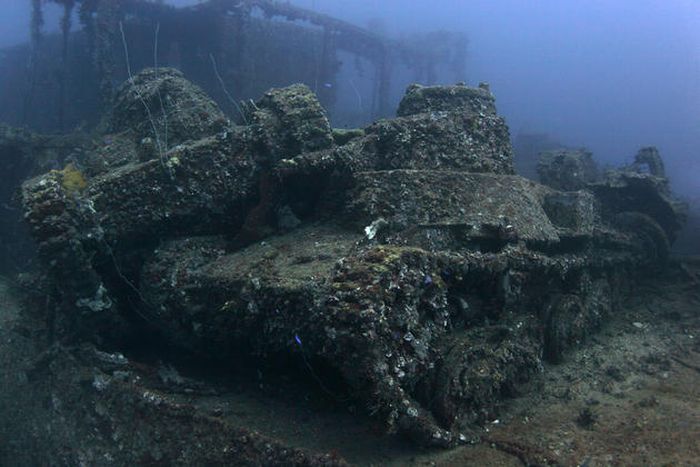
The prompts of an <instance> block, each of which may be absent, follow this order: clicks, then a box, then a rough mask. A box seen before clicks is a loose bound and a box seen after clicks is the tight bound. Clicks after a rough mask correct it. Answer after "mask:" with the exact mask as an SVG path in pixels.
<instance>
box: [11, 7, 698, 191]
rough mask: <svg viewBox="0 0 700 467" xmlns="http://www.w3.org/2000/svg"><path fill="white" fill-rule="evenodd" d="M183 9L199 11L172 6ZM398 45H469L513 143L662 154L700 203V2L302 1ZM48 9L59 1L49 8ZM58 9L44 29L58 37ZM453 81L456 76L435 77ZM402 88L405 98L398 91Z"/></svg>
mask: <svg viewBox="0 0 700 467" xmlns="http://www.w3.org/2000/svg"><path fill="white" fill-rule="evenodd" d="M166 3H169V4H172V5H175V6H189V5H196V4H197V3H200V2H198V1H196V0H170V1H168V2H166ZM291 3H293V4H296V5H298V6H300V7H304V8H310V9H314V10H317V11H320V12H323V13H327V14H329V15H332V16H335V17H337V18H340V19H344V20H347V21H349V22H352V23H356V24H358V25H360V26H367V25H373V26H375V27H376V25H378V24H379V25H382V32H384V33H386V34H389V35H390V36H393V37H397V38H406V37H410V36H411V35H412V34H415V33H417V32H427V31H434V30H441V29H445V30H450V31H459V32H464V33H466V34H467V37H468V39H469V45H468V57H467V66H466V68H467V69H466V75H465V77H464V78H465V81H467V82H468V83H469V84H470V85H476V84H477V83H478V82H481V81H485V82H488V83H489V84H490V85H491V90H492V91H493V93H494V94H495V96H496V98H497V99H498V108H499V112H500V113H501V114H502V115H504V116H505V117H506V120H507V122H508V124H509V126H510V129H511V136H512V137H516V136H517V135H518V134H519V133H544V134H547V135H549V136H550V137H551V138H553V139H554V140H556V141H559V142H561V143H563V144H565V145H567V146H574V147H578V146H585V147H587V148H589V149H591V150H592V151H593V153H594V156H595V157H596V158H597V159H598V160H599V161H601V162H603V163H609V164H620V163H623V162H631V159H632V157H633V156H634V154H635V153H636V151H637V149H638V148H639V147H642V146H649V145H654V146H657V147H658V148H659V149H660V151H661V154H662V155H663V157H664V160H665V161H666V165H667V171H668V173H669V175H670V178H671V180H672V183H673V185H674V188H675V190H676V191H677V192H678V193H679V194H681V195H682V196H684V197H686V198H688V199H691V200H694V199H697V198H700V182H698V177H699V176H700V2H698V1H696V0H673V1H668V2H660V1H656V0H615V1H607V0H593V1H586V2H579V1H573V0H564V1H562V0H544V1H537V2H529V1H523V0H497V1H492V0H471V1H461V0H441V1H439V2H435V1H428V0H412V1H404V0H381V1H380V0H352V1H347V0H295V1H293V2H291ZM49 6H51V4H49ZM29 10H30V2H3V3H2V5H0V13H2V18H3V23H4V24H3V27H2V29H0V45H9V44H13V43H17V42H20V41H24V40H27V38H28V27H27V24H28V23H29V16H30V14H29ZM58 18H59V9H58V8H57V7H55V5H54V8H53V9H51V8H48V9H47V13H46V19H45V22H46V27H47V29H48V30H52V29H54V30H55V29H56V28H57V23H58ZM438 80H439V81H441V83H440V84H452V83H450V82H449V81H448V80H452V78H451V77H449V78H448V77H438ZM397 92H401V93H402V92H403V90H397Z"/></svg>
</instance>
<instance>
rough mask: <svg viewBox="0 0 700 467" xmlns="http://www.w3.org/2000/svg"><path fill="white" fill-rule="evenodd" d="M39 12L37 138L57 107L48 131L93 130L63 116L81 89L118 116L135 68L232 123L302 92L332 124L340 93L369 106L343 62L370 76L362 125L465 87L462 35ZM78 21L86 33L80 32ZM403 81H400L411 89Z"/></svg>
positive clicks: (285, 11)
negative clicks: (295, 90) (180, 84)
mask: <svg viewBox="0 0 700 467" xmlns="http://www.w3.org/2000/svg"><path fill="white" fill-rule="evenodd" d="M46 3H55V4H60V5H62V6H63V8H64V14H63V17H62V20H61V24H60V26H61V27H60V31H61V36H62V37H60V39H59V40H54V39H53V38H49V37H43V34H42V30H43V26H44V17H43V8H44V6H45V4H46ZM32 4H33V14H32V25H31V38H32V47H31V57H32V59H31V61H30V63H31V65H30V66H29V70H28V71H27V74H28V79H27V80H26V83H27V84H26V85H25V92H24V101H23V103H22V107H23V109H22V114H23V115H24V118H23V120H24V121H23V122H21V123H23V124H29V125H30V126H35V125H31V123H32V122H31V120H32V118H31V115H32V114H35V115H36V109H33V107H35V106H36V103H37V102H38V101H41V102H47V101H48V102H52V103H53V105H54V106H55V111H53V112H52V115H54V117H52V121H53V124H52V125H48V126H49V127H53V128H58V129H64V128H67V127H71V126H74V125H75V123H76V122H77V121H84V120H89V118H87V117H86V115H84V113H83V114H81V115H79V116H78V117H76V116H71V115H68V114H67V113H66V106H67V103H69V102H70V103H71V106H73V107H74V106H75V103H74V102H73V101H74V99H73V97H72V96H75V95H76V92H75V90H73V91H71V89H70V88H71V87H75V85H76V81H79V82H80V87H81V89H80V96H81V98H84V96H85V95H86V94H90V93H92V94H94V95H92V96H91V99H92V101H93V104H92V105H91V106H88V107H90V108H91V109H92V114H97V113H98V112H95V109H96V108H97V109H104V108H105V107H106V106H108V105H111V97H112V94H113V91H114V83H116V82H121V81H123V80H124V79H126V78H128V71H129V70H128V69H129V68H130V71H131V72H133V73H136V72H137V71H139V70H140V69H142V68H145V67H152V66H174V67H177V68H180V69H181V70H182V71H183V72H184V73H185V75H186V76H187V77H188V78H190V79H192V80H193V81H194V82H196V83H197V84H199V85H200V86H202V87H203V88H204V89H205V90H206V91H207V92H208V93H209V94H210V95H212V96H213V97H214V98H215V99H216V100H217V101H218V102H219V103H220V104H221V105H222V107H223V108H225V109H228V111H229V113H231V114H232V115H235V113H236V112H235V106H234V105H232V102H231V101H232V100H235V101H238V100H246V99H250V98H255V97H256V96H259V95H260V94H261V93H262V92H264V91H266V90H267V89H268V88H270V87H278V86H284V85H289V84H291V83H294V82H302V83H305V84H307V85H308V86H309V87H310V88H311V89H312V90H314V92H315V93H316V94H317V95H318V96H319V98H320V100H321V102H322V103H323V104H324V106H325V107H326V108H328V109H329V111H330V112H331V116H332V117H333V115H334V110H336V109H334V107H333V104H334V103H335V101H336V99H337V97H338V94H339V93H343V92H346V93H349V94H350V93H355V94H357V95H358V99H359V100H360V101H362V98H361V97H360V91H358V89H357V88H356V86H355V84H354V83H352V82H351V83H350V86H351V87H347V86H346V88H345V89H342V88H343V86H339V83H338V76H339V75H340V74H341V73H343V72H344V70H343V62H344V61H346V62H351V61H354V63H355V67H356V70H354V71H353V72H355V73H360V74H362V75H363V79H364V85H363V86H362V89H361V91H362V92H363V93H364V94H367V95H366V96H365V97H366V99H365V102H367V104H366V105H364V106H362V109H361V111H362V113H363V115H362V118H360V120H364V122H366V121H369V120H370V119H372V118H376V117H380V116H388V115H390V114H391V110H392V106H393V104H394V103H395V102H394V101H397V100H398V97H399V94H400V93H399V92H398V91H399V89H398V88H402V87H403V82H408V81H420V82H422V83H424V84H434V83H435V82H437V81H438V80H439V79H441V78H442V79H444V80H446V81H462V80H464V71H465V56H466V37H465V36H464V35H463V34H461V33H447V32H436V33H431V34H427V35H424V36H421V37H420V40H416V39H415V38H413V39H411V40H395V39H390V38H388V37H384V36H382V35H380V34H378V33H376V32H375V31H372V30H369V29H366V28H362V27H359V26H357V25H354V24H351V23H349V22H346V21H342V20H340V19H337V18H334V17H331V16H328V15H325V14H322V13H318V12H315V11H311V10H308V9H304V8H300V7H297V6H294V5H292V4H290V3H289V2H279V1H272V0H210V1H206V2H202V3H199V4H197V5H195V6H190V7H182V8H175V7H173V6H168V5H164V4H162V3H156V2H150V1H146V0H110V1H104V0H43V1H42V0H32ZM76 12H77V17H78V18H79V22H80V24H81V26H82V27H81V29H80V30H79V31H74V32H72V31H71V29H72V26H73V25H72V21H71V19H72V18H73V17H74V16H76ZM49 39H51V40H49ZM57 39H58V38H57ZM42 50H43V52H42ZM341 55H342V57H341ZM348 57H349V58H350V60H347V59H346V58H348ZM365 68H366V69H367V72H366V75H365V71H364V70H365ZM359 69H361V70H360V71H359V72H358V71H357V70H359ZM78 73H79V75H78ZM49 75H50V76H51V78H47V76H49ZM397 77H398V78H400V77H404V79H403V82H401V83H400V81H401V79H397ZM47 81H50V82H49V83H47ZM346 81H347V80H346ZM0 84H2V83H0ZM343 85H347V82H346V83H344V84H343ZM47 93H49V94H50V95H48V96H47ZM0 100H3V99H2V96H1V95H0ZM70 112H75V110H71V111H70ZM70 112H69V113H70ZM92 116H93V117H94V115H92ZM2 117H3V116H2V115H0V118H2ZM356 120H357V119H356ZM364 122H363V123H364ZM9 123H13V124H14V123H17V122H13V121H10V122H9ZM46 127H47V125H46V124H45V125H43V128H46Z"/></svg>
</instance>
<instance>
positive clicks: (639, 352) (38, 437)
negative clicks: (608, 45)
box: [0, 259, 700, 466]
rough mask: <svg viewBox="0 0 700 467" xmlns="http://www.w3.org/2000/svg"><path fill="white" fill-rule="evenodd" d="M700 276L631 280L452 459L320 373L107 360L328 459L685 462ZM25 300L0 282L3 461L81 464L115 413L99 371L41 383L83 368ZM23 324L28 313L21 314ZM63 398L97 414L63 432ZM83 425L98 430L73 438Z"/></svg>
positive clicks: (696, 417)
mask: <svg viewBox="0 0 700 467" xmlns="http://www.w3.org/2000/svg"><path fill="white" fill-rule="evenodd" d="M698 274H700V261H698V260H697V259H695V260H692V259H688V260H680V262H678V263H675V264H674V265H673V266H672V267H671V268H670V271H669V272H668V273H667V274H666V275H664V276H663V277H660V278H658V279H657V280H655V281H653V282H652V281H648V282H646V283H642V284H639V285H638V288H637V291H638V293H637V294H636V295H635V296H634V297H632V298H631V299H629V300H627V301H626V302H625V303H624V305H623V306H622V307H621V308H620V309H619V310H618V311H617V313H615V316H613V317H612V318H611V320H610V321H609V322H608V323H607V324H606V325H605V326H604V328H603V330H602V331H601V332H600V333H599V334H598V335H597V336H596V337H595V338H593V341H592V342H591V343H590V344H589V345H588V346H587V347H585V348H582V349H579V350H576V351H574V352H572V353H570V354H569V355H568V358H567V359H566V361H565V362H564V363H562V364H558V365H548V366H547V368H546V372H545V373H544V375H543V376H542V378H539V379H537V380H535V381H534V382H533V383H532V384H533V385H534V386H535V387H534V388H533V389H534V390H530V391H527V392H525V393H524V395H521V396H519V397H515V398H514V399H511V400H509V401H508V402H507V403H506V404H505V406H504V407H503V410H502V412H501V415H500V416H499V418H498V419H494V420H492V421H491V422H490V423H488V424H486V425H485V426H484V428H483V432H482V433H481V436H482V442H481V443H477V444H473V445H464V446H460V447H457V448H455V449H452V450H424V449H420V448H418V447H417V446H416V445H414V444H412V443H409V442H407V441H405V440H403V439H400V438H398V437H391V436H386V435H384V434H383V432H382V429H381V427H379V426H377V425H376V422H375V421H373V420H372V419H371V418H370V417H368V416H366V415H363V413H362V412H363V411H362V408H361V407H357V406H353V405H352V404H351V405H348V404H347V403H346V402H345V400H344V398H345V397H346V396H347V394H346V393H345V392H344V389H343V388H342V387H335V386H327V385H326V384H327V381H329V380H326V378H327V377H328V375H327V374H326V373H324V370H323V368H320V367H315V362H313V361H308V366H303V365H302V366H298V365H289V367H290V368H296V369H295V370H294V371H296V372H298V371H302V372H304V371H305V372H306V373H305V374H302V375H298V374H296V375H295V374H290V373H289V372H286V371H284V365H282V364H280V365H276V366H274V367H273V366H269V367H258V368H256V369H255V371H252V370H251V371H246V370H239V371H238V372H230V373H228V374H227V376H223V377H222V376H221V375H222V374H224V373H223V372H220V371H216V370H217V368H215V367H211V368H202V367H201V366H194V365H192V361H191V360H189V359H188V358H175V359H173V361H163V360H155V361H154V360H152V359H150V358H145V357H144V356H143V355H142V356H137V355H135V356H134V357H133V359H129V360H128V361H129V363H121V364H120V363H119V362H118V361H115V360H113V361H112V365H116V366H120V365H122V371H124V372H125V373H132V374H137V375H140V376H139V378H138V381H136V379H132V381H131V382H122V383H123V384H127V385H128V384H134V385H135V387H138V388H140V389H138V391H141V392H143V393H144V394H145V393H147V392H148V393H150V394H151V397H153V398H156V399H157V398H160V399H162V400H163V401H164V402H161V403H160V404H161V405H162V406H165V405H168V406H170V407H177V406H178V405H182V406H184V405H191V406H192V407H194V409H193V410H194V411H195V412H196V413H197V415H198V416H199V417H202V418H208V419H210V421H211V420H215V421H216V423H220V424H222V426H225V427H226V429H228V430H235V429H236V428H238V427H245V428H247V429H250V430H253V431H254V432H258V433H259V434H260V435H262V436H265V437H269V439H271V440H272V439H274V440H275V442H276V443H281V444H282V445H288V446H295V447H297V448H301V449H303V450H305V451H308V452H329V453H333V456H334V459H336V460H334V461H333V462H340V460H339V459H344V460H345V461H347V462H349V463H350V464H353V465H514V466H516V465H523V464H526V465H538V464H539V465H692V464H693V463H694V462H695V461H696V460H697V459H698V458H699V457H700V448H699V447H698V446H699V445H698V443H697V440H698V438H699V436H700V392H699V390H698V388H700V340H699V339H700V287H699V286H698V283H697V282H695V281H696V280H697V275H698ZM28 294H29V292H27V291H26V290H25V289H21V288H18V287H17V284H16V282H10V281H8V280H7V279H3V280H2V281H1V282H0V304H1V306H0V314H1V316H0V318H1V319H0V337H1V339H0V346H2V349H0V350H1V351H0V359H2V366H3V372H2V374H1V375H0V384H1V387H2V389H3V390H2V392H1V393H2V395H1V396H0V407H2V411H3V414H5V423H3V424H1V425H0V428H1V430H2V431H0V437H1V438H2V444H1V445H2V448H1V449H0V463H2V465H30V464H34V465H40V464H45V463H47V462H49V459H47V458H46V457H44V452H45V451H43V449H42V448H38V449H37V450H36V451H35V452H28V451H26V449H25V446H26V444H25V443H26V442H27V438H28V437H29V438H32V439H33V441H34V442H37V443H39V445H41V443H42V440H45V441H44V442H46V443H51V442H55V441H50V438H49V437H48V435H49V434H50V433H53V435H52V437H56V436H58V437H60V438H62V441H63V448H62V449H63V450H64V452H62V454H61V455H60V456H59V457H58V459H56V458H54V459H52V460H51V461H52V462H56V461H57V460H60V459H64V460H68V459H76V458H78V459H79V458H81V456H82V458H85V459H91V452H94V451H97V450H98V448H99V445H100V443H105V442H108V441H109V440H110V439H113V438H114V437H115V436H116V434H115V432H111V434H110V438H109V439H107V440H103V439H101V436H104V435H105V434H106V432H104V433H100V431H104V430H105V428H104V426H101V423H104V422H105V420H109V418H110V417H115V419H116V418H117V417H119V415H118V414H117V413H116V412H115V413H112V414H110V413H109V410H111V409H116V406H110V405H109V399H108V398H107V399H100V396H101V395H103V392H104V391H105V390H104V389H101V387H100V384H99V382H100V381H102V380H101V379H100V378H98V377H96V376H95V375H96V374H100V373H101V372H99V371H97V369H96V368H95V366H87V365H85V367H84V368H82V369H81V370H80V371H82V372H87V373H88V375H87V376H83V378H87V379H88V380H89V383H90V384H87V385H83V386H82V387H81V386H77V387H72V386H71V384H66V382H61V381H52V379H51V378H45V377H41V376H40V374H41V373H42V372H49V373H51V372H53V371H56V372H61V373H62V374H72V373H73V371H70V372H69V371H66V367H70V366H74V367H83V366H84V362H78V361H76V360H75V359H74V357H69V356H67V355H68V353H67V351H66V352H63V351H60V350H54V351H53V352H54V355H53V357H51V358H50V359H48V358H47V354H46V353H45V351H43V352H42V351H41V348H40V347H41V346H40V345H38V344H37V342H36V341H35V340H34V341H32V340H30V339H29V338H30V337H31V336H28V335H27V333H28V332H29V331H28V327H27V317H26V316H31V315H32V313H31V311H30V310H28V309H27V307H28V306H32V304H33V305H34V306H36V305H37V303H38V302H37V300H28V297H27V295H28ZM33 295H35V294H34V293H33V294H32V295H31V296H33ZM31 296H30V297H29V298H31ZM21 315H26V316H25V318H22V319H20V316H21ZM34 324H37V323H34ZM66 350H67V349H66ZM105 355H109V354H106V353H105V354H104V355H103V356H102V365H104V361H105V360H108V359H107V357H105ZM298 357H299V358H302V356H301V355H299V356H298ZM123 358H124V360H125V361H126V360H127V358H126V357H123ZM218 369H220V367H219V368H218ZM74 371H77V370H75V369H74ZM93 372H94V373H95V374H93ZM127 379H128V378H127ZM105 381H106V380H105ZM283 382H284V383H285V384H280V383H283ZM112 384H116V382H113V383H112ZM71 392H75V393H78V394H80V395H81V397H84V398H86V400H89V401H90V402H91V404H85V400H83V401H81V402H80V403H81V404H85V405H92V404H94V405H93V407H92V408H91V410H89V411H90V412H91V411H95V413H96V414H98V415H95V414H93V416H92V417H90V418H86V419H84V420H81V421H80V423H82V424H84V425H85V426H84V427H83V430H84V431H83V430H75V432H73V433H72V432H71V431H70V430H69V429H68V428H69V427H70V426H73V424H74V423H76V421H75V420H72V421H71V420H70V418H71V417H73V416H74V415H73V414H71V413H70V409H71V407H70V404H71V403H73V404H76V403H77V402H76V401H74V400H73V401H71V400H72V399H73V398H74V397H75V394H70V393H71ZM165 401H167V402H165ZM99 414H101V416H102V417H104V420H100V415H99ZM93 417H94V418H93ZM180 417H184V415H182V414H180ZM9 420H11V423H7V422H8V421H9ZM180 420H182V421H184V419H182V418H181V419H180ZM212 423H213V422H212ZM10 427H11V428H12V429H11V430H10V429H9V428H10ZM55 430H58V433H56V431H55ZM92 430H97V435H95V434H93V435H88V436H87V437H84V438H80V439H76V437H78V436H81V435H85V433H86V432H87V433H89V432H90V431H92ZM120 442H121V443H123V446H122V447H121V449H124V450H128V449H130V448H131V449H135V448H136V446H137V445H138V444H139V443H138V440H137V439H135V438H134V439H130V438H128V437H126V436H125V437H124V439H123V440H121V441H120ZM129 443H132V444H133V445H134V446H130V444H129ZM225 447H226V444H223V445H222V446H220V448H221V449H224V448H225ZM209 448H210V449H212V448H211V447H209ZM168 449H172V450H177V449H179V447H178V443H177V442H176V441H161V442H160V443H154V445H153V446H152V448H151V455H152V456H153V459H152V460H153V461H157V460H158V459H160V461H162V462H164V463H168V462H176V461H177V459H178V458H177V456H176V455H175V454H174V453H173V452H168V451H167V450H168ZM212 459H213V458H212ZM92 460H93V462H95V463H94V464H93V465H97V464H102V465H107V464H110V462H108V460H107V459H92ZM141 460H142V461H143V460H144V459H141Z"/></svg>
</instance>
